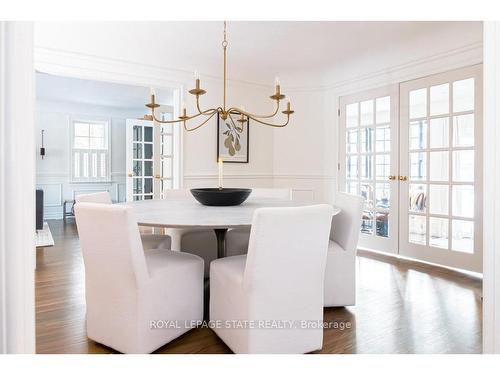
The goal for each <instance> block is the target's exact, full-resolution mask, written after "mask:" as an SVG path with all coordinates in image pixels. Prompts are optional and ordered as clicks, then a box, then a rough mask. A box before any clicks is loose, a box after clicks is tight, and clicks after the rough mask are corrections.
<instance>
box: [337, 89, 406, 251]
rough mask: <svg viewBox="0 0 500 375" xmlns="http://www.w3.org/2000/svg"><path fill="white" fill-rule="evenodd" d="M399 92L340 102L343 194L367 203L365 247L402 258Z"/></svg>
mask: <svg viewBox="0 0 500 375" xmlns="http://www.w3.org/2000/svg"><path fill="white" fill-rule="evenodd" d="M397 94H398V91H397V86H391V87H387V88H383V89H378V90H372V91H369V92H365V93H360V94H356V95H351V96H347V97H342V98H341V100H340V135H341V137H342V138H341V140H340V163H339V172H340V173H339V175H340V179H339V183H340V186H339V190H340V191H345V192H347V193H350V194H355V195H361V196H363V197H364V198H365V206H364V210H363V219H362V224H361V228H360V230H361V235H360V243H359V246H360V247H364V248H369V249H373V250H378V251H385V252H390V253H394V252H397V241H398V218H397V216H398V210H397V208H398V191H397V189H398V184H397V181H396V180H395V179H394V177H393V176H394V175H396V174H397V168H398V165H397V150H398V145H397V140H398V129H397V126H395V124H396V123H397V119H398V116H397V104H398V97H397Z"/></svg>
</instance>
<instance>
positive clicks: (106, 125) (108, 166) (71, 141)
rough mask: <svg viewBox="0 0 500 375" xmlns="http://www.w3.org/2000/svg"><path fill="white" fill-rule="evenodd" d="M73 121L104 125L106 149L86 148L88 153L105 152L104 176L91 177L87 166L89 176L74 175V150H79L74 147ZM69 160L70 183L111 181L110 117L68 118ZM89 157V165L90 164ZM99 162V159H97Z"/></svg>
mask: <svg viewBox="0 0 500 375" xmlns="http://www.w3.org/2000/svg"><path fill="white" fill-rule="evenodd" d="M75 123H88V124H100V125H104V129H105V130H104V131H105V143H106V145H107V149H103V150H101V149H90V148H89V149H88V151H89V153H92V152H98V153H105V154H106V173H105V176H96V177H93V176H92V173H90V172H91V168H89V176H87V177H75V151H77V150H79V149H76V148H75V147H74V140H75ZM69 135H70V137H69V154H70V157H69V160H70V166H69V170H70V182H71V183H109V182H110V181H111V119H109V118H105V119H103V118H95V117H73V118H71V119H70V131H69ZM90 163H91V161H90V157H89V166H90ZM98 163H99V161H98Z"/></svg>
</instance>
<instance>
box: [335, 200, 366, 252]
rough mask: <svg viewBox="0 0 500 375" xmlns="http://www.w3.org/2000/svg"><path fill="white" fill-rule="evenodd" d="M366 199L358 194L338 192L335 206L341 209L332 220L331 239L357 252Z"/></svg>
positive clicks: (345, 248)
mask: <svg viewBox="0 0 500 375" xmlns="http://www.w3.org/2000/svg"><path fill="white" fill-rule="evenodd" d="M363 204H364V199H363V198H362V197H360V196H357V195H351V194H346V193H338V194H337V199H336V200H335V206H337V207H338V208H340V209H341V211H340V213H339V214H337V215H335V216H334V217H333V220H332V226H331V231H330V239H331V240H333V241H335V242H337V243H338V244H339V245H340V246H341V247H342V248H343V249H344V250H345V251H348V252H355V251H356V247H357V245H358V240H359V231H360V227H361V216H362V213H363Z"/></svg>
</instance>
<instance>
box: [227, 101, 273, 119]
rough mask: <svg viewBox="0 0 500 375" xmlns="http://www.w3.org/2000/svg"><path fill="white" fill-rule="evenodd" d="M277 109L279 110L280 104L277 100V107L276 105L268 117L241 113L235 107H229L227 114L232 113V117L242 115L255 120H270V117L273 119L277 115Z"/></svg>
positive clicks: (241, 111)
mask: <svg viewBox="0 0 500 375" xmlns="http://www.w3.org/2000/svg"><path fill="white" fill-rule="evenodd" d="M279 109H280V104H279V100H278V101H277V105H276V109H275V110H274V112H273V113H272V114H270V115H257V114H255V113H250V112H246V111H243V110H241V109H239V108H236V107H231V108H230V109H229V111H228V112H229V113H232V114H233V115H240V114H243V115H245V116H248V117H252V118H253V119H255V118H271V117H274V116H276V114H277V113H278V111H279Z"/></svg>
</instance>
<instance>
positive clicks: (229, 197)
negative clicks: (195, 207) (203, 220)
mask: <svg viewBox="0 0 500 375" xmlns="http://www.w3.org/2000/svg"><path fill="white" fill-rule="evenodd" d="M251 192H252V189H240V188H223V189H219V188H200V189H191V194H193V197H194V198H195V199H196V200H197V201H198V202H200V203H201V204H203V205H205V206H237V205H239V204H242V203H243V202H244V201H245V200H246V199H247V198H248V196H249V195H250V193H251Z"/></svg>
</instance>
